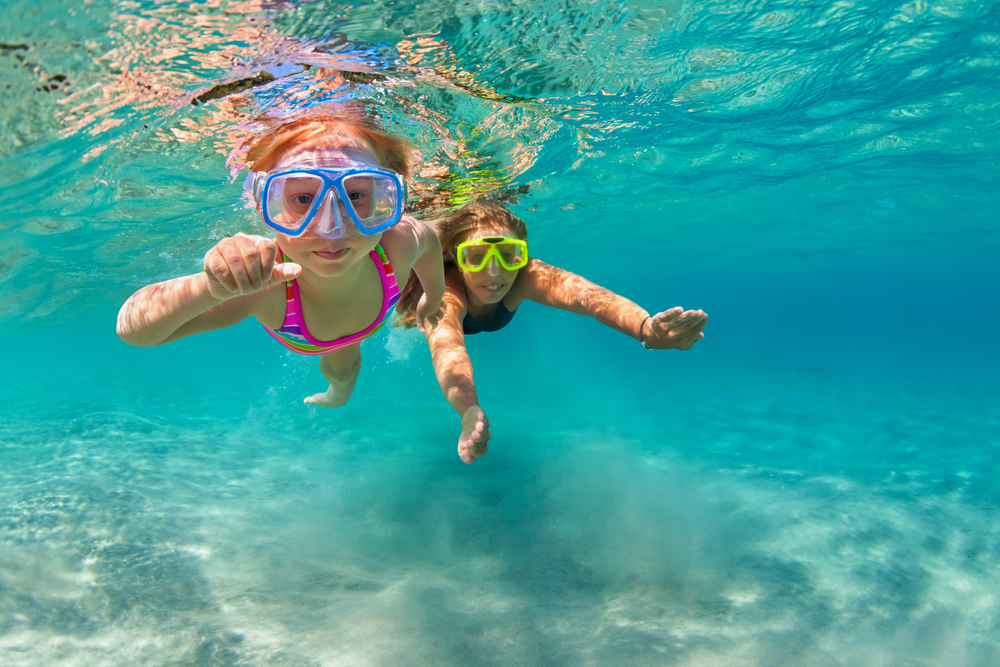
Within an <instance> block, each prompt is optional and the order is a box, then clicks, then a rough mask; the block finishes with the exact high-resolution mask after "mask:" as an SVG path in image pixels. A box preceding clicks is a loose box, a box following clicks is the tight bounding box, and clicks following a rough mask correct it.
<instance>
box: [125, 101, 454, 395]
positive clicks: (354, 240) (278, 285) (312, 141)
mask: <svg viewBox="0 0 1000 667" xmlns="http://www.w3.org/2000/svg"><path fill="white" fill-rule="evenodd" d="M408 157H409V145H408V144H407V143H406V141H405V140H403V139H400V138H397V137H392V136H389V135H386V134H383V133H381V132H379V131H377V130H375V129H374V128H373V127H372V126H370V125H368V124H365V123H363V122H361V121H358V120H343V119H341V118H337V117H333V116H328V115H314V116H310V117H306V118H300V119H297V120H293V121H291V122H288V123H286V124H284V125H281V126H279V127H277V128H275V129H272V130H271V131H269V132H268V133H266V134H265V135H264V136H262V137H261V138H260V139H258V140H257V141H256V143H255V144H254V145H253V146H251V148H250V150H249V152H248V154H247V163H248V164H249V165H250V168H251V173H250V177H249V178H248V179H247V182H246V183H245V184H244V187H245V188H246V189H247V190H248V191H249V194H250V195H251V196H252V197H253V199H254V201H255V202H256V203H257V207H258V210H260V213H261V217H262V218H263V221H264V224H265V225H267V226H268V227H270V228H271V229H273V230H274V231H275V235H274V236H275V238H274V239H270V238H264V237H262V236H254V235H247V234H236V235H235V236H233V237H229V238H225V239H223V240H222V241H220V242H219V243H217V244H216V245H215V246H214V247H213V248H212V249H211V250H209V251H208V253H207V254H206V255H205V262H204V267H205V270H204V271H203V272H201V273H197V274H195V275H191V276H184V277H182V278H174V279H173V280H168V281H165V282H162V283H157V284H155V285H149V286H147V287H144V288H142V289H140V290H139V291H138V292H136V293H135V294H133V295H132V296H131V297H130V298H129V300H128V301H126V302H125V305H124V306H122V309H121V311H120V312H119V314H118V335H119V336H120V337H121V339H122V340H123V341H125V342H126V343H129V344H130V345H140V346H149V345H160V344H162V343H169V342H171V341H175V340H177V339H179V338H184V337H185V336H191V335H193V334H197V333H202V332H206V331H213V330H215V329H222V328H224V327H228V326H232V325H234V324H236V323H237V322H240V321H242V320H244V319H246V318H247V317H249V316H253V317H256V318H257V320H258V321H260V323H261V324H263V325H264V328H265V329H266V330H267V331H268V333H270V334H271V335H272V336H273V337H274V338H275V339H276V340H277V341H278V342H279V343H281V344H282V345H284V346H285V347H287V348H289V349H291V350H294V351H296V352H299V353H302V354H319V355H322V357H321V359H320V370H321V371H322V372H323V375H324V376H325V377H326V379H327V380H328V381H329V383H330V386H329V388H328V389H327V390H326V391H325V392H322V393H319V394H315V395H313V396H310V397H308V398H306V399H305V402H306V403H307V404H310V405H323V406H327V407H337V406H341V405H344V404H345V403H346V402H347V399H348V398H350V396H351V391H352V390H353V389H354V383H355V381H356V380H357V378H358V371H359V370H360V369H361V350H360V347H361V341H362V340H364V339H365V338H367V337H368V336H371V335H372V334H374V333H375V332H376V331H378V330H379V329H380V328H381V327H382V325H383V324H384V322H385V320H386V318H387V317H388V315H389V312H390V311H391V309H392V307H393V306H394V305H395V303H396V301H398V299H399V286H398V284H397V282H396V276H407V275H410V270H411V269H412V270H413V272H414V274H415V276H414V280H415V282H416V283H419V285H420V287H421V289H422V290H423V291H425V292H426V293H425V294H424V295H423V296H421V297H420V299H419V302H418V303H417V304H416V306H415V319H416V322H418V323H419V324H420V326H421V327H423V325H424V322H425V321H426V322H433V321H435V320H436V317H437V314H438V311H439V309H440V302H441V297H442V295H443V294H444V271H443V267H442V264H441V245H440V243H439V242H438V238H437V236H436V235H435V234H434V232H433V231H432V230H431V229H430V228H428V227H427V226H426V225H424V224H423V223H421V222H419V221H417V220H414V219H412V218H410V217H408V216H403V215H402V210H403V201H404V199H405V196H406V186H405V179H406V177H407V176H408V175H409V160H408ZM394 269H395V270H394Z"/></svg>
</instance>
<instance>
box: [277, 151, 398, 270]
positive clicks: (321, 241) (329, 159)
mask: <svg viewBox="0 0 1000 667" xmlns="http://www.w3.org/2000/svg"><path fill="white" fill-rule="evenodd" d="M345 150H349V151H351V152H352V153H356V152H360V153H364V154H365V155H366V156H367V157H368V158H370V163H371V164H373V165H375V164H378V160H377V159H376V158H375V156H374V155H373V154H372V151H371V148H370V147H369V146H368V143H367V142H366V141H365V140H364V139H362V138H361V137H356V136H354V135H351V134H348V133H346V132H341V133H337V132H333V133H331V134H330V135H329V136H324V137H322V138H319V139H314V140H311V141H309V142H306V143H304V144H300V145H298V146H296V147H295V148H294V149H292V150H291V151H289V152H288V153H285V154H284V155H283V156H282V157H281V160H280V161H279V162H278V163H277V164H276V165H275V167H274V169H273V170H272V171H280V170H282V169H288V168H290V167H295V166H304V167H311V168H312V167H324V166H331V167H332V166H342V165H343V164H344V162H343V160H344V153H343V151H345ZM341 223H342V225H343V228H344V231H343V235H342V236H340V237H339V238H336V239H328V238H325V237H322V236H320V235H319V234H317V233H316V231H315V226H314V223H311V224H310V225H309V226H308V227H306V230H305V232H304V233H303V234H302V235H301V236H294V237H293V236H288V235H287V234H282V233H280V232H276V233H275V235H276V237H277V241H278V245H279V246H281V249H282V250H283V251H284V252H285V253H286V254H287V255H288V256H289V257H290V258H291V259H292V260H293V261H294V262H296V263H297V264H301V265H302V268H303V269H304V270H308V271H312V272H313V273H315V274H317V275H319V276H321V277H323V278H334V277H337V276H341V275H343V274H344V273H346V272H347V271H348V270H349V269H350V268H351V267H352V266H354V264H355V263H357V262H358V261H359V260H361V259H363V258H365V257H367V256H368V254H369V253H370V252H371V251H372V250H374V249H375V246H376V245H378V243H379V241H380V240H381V239H382V234H371V235H365V234H362V233H361V232H360V231H359V230H358V228H357V227H356V226H355V224H354V222H353V221H352V220H351V218H350V216H349V215H346V214H342V215H341Z"/></svg>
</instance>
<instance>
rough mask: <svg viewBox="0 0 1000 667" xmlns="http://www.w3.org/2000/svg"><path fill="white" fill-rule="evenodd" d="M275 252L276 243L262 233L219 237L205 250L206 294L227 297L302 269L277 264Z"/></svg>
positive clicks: (287, 277) (249, 291) (261, 287)
mask: <svg viewBox="0 0 1000 667" xmlns="http://www.w3.org/2000/svg"><path fill="white" fill-rule="evenodd" d="M277 255H278V246H277V244H276V243H275V242H274V241H273V240H271V239H268V238H264V237H263V236H251V235H247V234H243V233H239V234H236V235H235V236H229V237H226V238H224V239H222V240H221V241H219V242H218V243H216V244H215V246H214V247H213V248H212V249H211V250H209V251H208V252H207V253H205V277H206V279H207V280H208V294H209V296H211V297H212V298H213V299H216V300H218V301H226V300H228V299H232V298H233V297H236V296H243V295H246V294H253V293H254V292H259V291H261V290H264V289H267V288H268V287H270V286H271V285H273V284H275V283H278V282H284V281H286V280H291V279H293V278H296V277H298V276H299V274H300V273H302V267H301V266H299V265H298V264H293V263H291V262H287V263H278V264H276V263H275V258H276V257H277Z"/></svg>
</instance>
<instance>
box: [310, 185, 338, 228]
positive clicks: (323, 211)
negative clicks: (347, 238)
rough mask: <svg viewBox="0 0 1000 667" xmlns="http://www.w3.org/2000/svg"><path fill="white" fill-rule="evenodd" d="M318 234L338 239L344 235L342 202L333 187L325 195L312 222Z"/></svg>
mask: <svg viewBox="0 0 1000 667" xmlns="http://www.w3.org/2000/svg"><path fill="white" fill-rule="evenodd" d="M311 226H313V229H314V230H315V232H316V234H318V235H319V236H322V237H323V238H325V239H338V238H340V237H341V236H343V235H344V225H343V223H342V221H341V217H340V202H339V201H337V193H336V192H335V191H334V189H333V188H330V190H329V191H328V192H327V193H326V196H325V197H323V203H321V204H320V205H319V209H317V211H316V215H315V216H314V217H313V222H312V224H311Z"/></svg>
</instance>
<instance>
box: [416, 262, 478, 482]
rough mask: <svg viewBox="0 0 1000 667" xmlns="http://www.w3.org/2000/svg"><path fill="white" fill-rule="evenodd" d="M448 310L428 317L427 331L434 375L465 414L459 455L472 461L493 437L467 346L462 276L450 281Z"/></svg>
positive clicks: (469, 461)
mask: <svg viewBox="0 0 1000 667" xmlns="http://www.w3.org/2000/svg"><path fill="white" fill-rule="evenodd" d="M444 303H445V312H444V315H443V316H442V317H441V318H440V319H438V320H436V321H432V320H430V319H428V320H427V322H426V326H425V328H424V335H426V336H427V342H428V344H429V345H430V349H431V359H432V361H433V363H434V375H435V376H437V381H438V384H439V385H441V391H442V392H444V396H445V398H446V399H448V403H450V404H451V407H453V408H455V412H457V413H458V415H459V416H460V417H461V418H462V433H461V435H460V436H459V437H458V455H459V456H460V457H461V459H462V460H463V461H464V462H466V463H472V462H473V461H475V460H476V459H477V458H479V457H480V456H482V455H483V454H485V453H486V443H488V442H489V440H490V420H489V419H487V418H486V413H485V412H484V411H483V409H482V408H481V407H479V396H477V395H476V382H475V379H474V378H473V375H472V360H471V359H469V353H468V351H467V350H466V349H465V333H464V332H463V331H462V319H463V318H464V317H465V313H466V303H465V288H464V286H463V285H462V284H461V279H456V280H454V281H453V280H452V279H449V280H448V281H447V289H446V290H445V294H444Z"/></svg>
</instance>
